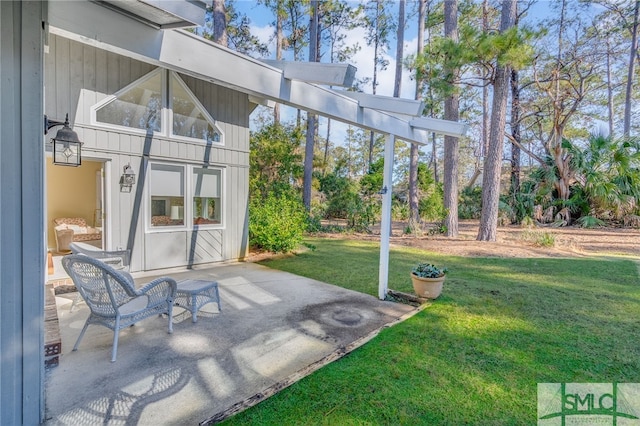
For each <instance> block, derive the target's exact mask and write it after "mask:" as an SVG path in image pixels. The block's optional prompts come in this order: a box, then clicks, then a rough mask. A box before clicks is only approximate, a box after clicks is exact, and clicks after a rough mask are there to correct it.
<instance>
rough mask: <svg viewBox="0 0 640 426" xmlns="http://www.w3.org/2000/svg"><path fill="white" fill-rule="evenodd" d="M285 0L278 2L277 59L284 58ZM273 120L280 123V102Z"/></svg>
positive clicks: (275, 107) (274, 107) (274, 109)
mask: <svg viewBox="0 0 640 426" xmlns="http://www.w3.org/2000/svg"><path fill="white" fill-rule="evenodd" d="M282 3H283V0H278V1H277V3H276V60H278V61H280V60H282V45H283V41H284V34H283V33H282V19H283V17H282V12H281V11H282V10H283V8H284V5H283V4H282ZM273 122H274V123H276V124H278V123H280V104H279V103H277V102H276V104H275V105H274V106H273Z"/></svg>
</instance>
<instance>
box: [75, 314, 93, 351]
mask: <svg viewBox="0 0 640 426" xmlns="http://www.w3.org/2000/svg"><path fill="white" fill-rule="evenodd" d="M89 318H90V317H89ZM89 318H87V320H86V321H85V322H84V327H82V331H81V332H80V335H79V336H78V340H76V344H75V345H73V350H74V351H77V350H78V345H79V344H80V340H82V337H83V336H84V332H85V331H87V327H89Z"/></svg>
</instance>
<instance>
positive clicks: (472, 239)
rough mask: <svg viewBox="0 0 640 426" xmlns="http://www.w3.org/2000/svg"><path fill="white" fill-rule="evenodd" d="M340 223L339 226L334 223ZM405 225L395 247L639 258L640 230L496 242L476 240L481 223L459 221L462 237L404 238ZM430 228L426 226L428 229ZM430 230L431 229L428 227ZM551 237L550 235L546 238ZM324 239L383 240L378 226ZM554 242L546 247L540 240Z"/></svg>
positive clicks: (511, 234) (553, 232) (522, 233)
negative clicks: (365, 232)
mask: <svg viewBox="0 0 640 426" xmlns="http://www.w3.org/2000/svg"><path fill="white" fill-rule="evenodd" d="M334 224H339V223H334ZM405 226H406V224H405V223H403V222H394V223H393V236H392V237H391V244H392V245H399V246H408V247H416V248H420V249H424V250H428V251H433V252H437V253H443V254H451V255H455V256H471V257H521V258H522V257H581V256H593V255H599V256H607V255H625V256H635V257H638V258H640V230H638V229H631V228H597V229H584V228H578V227H564V228H552V227H534V228H531V229H525V228H521V227H519V226H501V227H499V228H498V237H497V241H495V242H483V241H476V236H477V234H478V226H479V223H478V221H460V224H459V235H458V237H456V238H449V237H445V236H443V235H423V236H418V237H416V236H413V235H404V232H403V231H404V228H405ZM425 228H427V227H425ZM427 229H428V228H427ZM545 234H548V235H545ZM319 235H320V236H322V237H323V238H338V239H344V238H352V239H358V240H370V241H380V230H379V227H376V228H373V230H372V233H371V234H360V233H337V234H319ZM550 239H552V240H553V246H550V247H545V246H542V245H541V244H540V242H541V240H546V241H548V240H550Z"/></svg>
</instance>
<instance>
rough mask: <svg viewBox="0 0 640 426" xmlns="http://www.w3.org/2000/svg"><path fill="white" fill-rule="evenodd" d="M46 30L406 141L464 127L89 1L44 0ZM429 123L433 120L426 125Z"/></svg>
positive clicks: (424, 140)
mask: <svg viewBox="0 0 640 426" xmlns="http://www.w3.org/2000/svg"><path fill="white" fill-rule="evenodd" d="M96 16H100V19H96ZM49 30H50V32H51V33H54V34H58V35H60V36H63V37H65V38H69V39H72V40H76V41H79V42H81V43H85V44H89V45H94V46H96V47H99V48H101V49H105V50H108V51H111V52H114V53H118V54H121V55H124V56H129V57H132V58H135V59H138V60H141V61H143V62H148V63H153V64H155V65H158V66H162V67H165V68H168V69H170V70H174V71H179V72H181V73H184V74H187V75H191V76H193V77H196V78H199V79H202V80H205V81H210V82H212V83H215V84H218V85H221V86H225V87H229V88H232V89H234V90H237V91H240V92H243V93H246V94H248V95H249V96H252V97H254V98H257V99H267V100H271V101H275V102H279V103H282V104H285V105H288V106H291V107H294V108H299V109H303V110H305V111H309V112H312V113H315V114H319V115H321V116H325V117H329V118H331V119H334V120H338V121H341V122H345V123H348V124H352V125H355V126H359V127H362V128H365V129H369V130H373V131H376V132H379V133H384V134H392V135H394V136H396V137H397V138H399V139H402V140H405V141H408V142H415V143H419V144H426V143H429V133H430V132H432V131H435V132H438V133H442V132H443V129H446V130H447V132H446V133H448V134H456V135H458V134H461V132H460V130H464V125H461V124H460V123H455V122H450V121H445V120H437V119H430V120H432V121H431V122H426V123H425V122H420V123H418V122H413V123H412V122H411V117H406V116H399V115H396V114H394V113H391V112H388V111H383V110H381V109H376V108H375V107H374V106H375V100H374V102H373V103H371V102H367V103H364V102H363V103H361V102H360V101H359V100H358V99H356V98H355V97H353V95H350V94H347V93H340V92H338V91H334V90H331V89H329V88H326V87H322V86H319V85H316V84H312V83H309V82H306V81H301V80H297V79H294V78H287V77H286V76H285V71H284V70H283V69H279V68H276V67H274V66H271V65H269V64H267V63H265V62H262V61H259V60H256V59H253V58H250V57H248V56H246V55H243V54H240V53H238V52H235V51H232V50H230V49H227V48H225V47H223V46H220V45H218V44H215V43H212V42H210V41H208V40H205V39H204V38H202V37H200V36H197V35H195V34H192V33H189V32H187V31H184V30H177V29H173V30H159V29H156V28H153V27H152V26H148V25H140V23H139V22H138V21H137V20H135V19H133V18H131V17H130V16H127V15H125V14H122V13H119V12H117V11H115V10H113V9H110V8H109V9H108V8H104V7H102V6H101V5H99V4H97V3H93V2H88V1H82V2H66V1H64V2H63V1H60V2H51V3H49ZM380 100H381V101H382V99H380ZM403 101H408V100H403ZM398 102H402V101H401V100H398ZM410 102H415V101H410ZM430 123H431V124H433V123H435V124H437V125H433V126H430ZM432 127H433V128H432Z"/></svg>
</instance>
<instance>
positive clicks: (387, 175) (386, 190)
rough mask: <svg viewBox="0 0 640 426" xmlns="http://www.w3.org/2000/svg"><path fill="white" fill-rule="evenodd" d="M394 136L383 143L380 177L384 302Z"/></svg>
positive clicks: (380, 280)
mask: <svg viewBox="0 0 640 426" xmlns="http://www.w3.org/2000/svg"><path fill="white" fill-rule="evenodd" d="M395 139H396V137H395V135H392V134H389V135H387V137H386V139H385V142H384V167H383V175H382V219H381V221H382V223H381V224H380V270H379V275H378V298H379V299H380V300H384V299H385V298H386V297H387V290H388V289H389V242H390V239H391V200H392V198H393V154H394V153H393V151H394V146H395Z"/></svg>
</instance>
